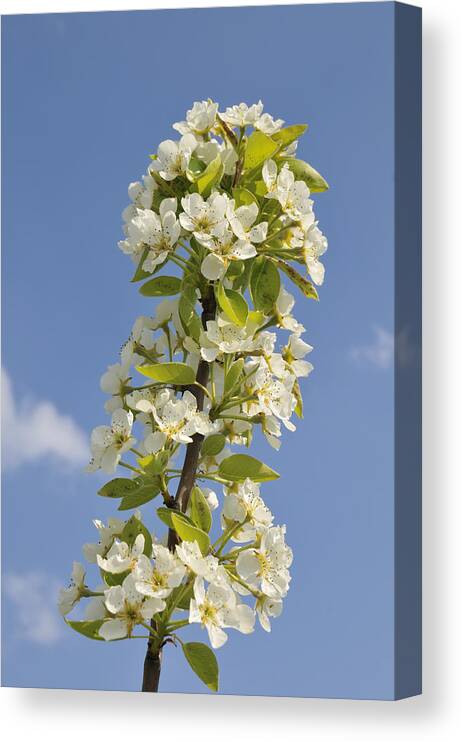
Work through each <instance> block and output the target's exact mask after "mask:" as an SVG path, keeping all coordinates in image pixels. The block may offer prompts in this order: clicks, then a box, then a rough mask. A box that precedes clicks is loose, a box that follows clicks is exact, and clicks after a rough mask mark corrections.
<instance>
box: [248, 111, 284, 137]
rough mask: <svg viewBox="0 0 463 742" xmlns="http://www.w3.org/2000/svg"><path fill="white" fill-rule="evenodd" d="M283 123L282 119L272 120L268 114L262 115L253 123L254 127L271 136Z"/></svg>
mask: <svg viewBox="0 0 463 742" xmlns="http://www.w3.org/2000/svg"><path fill="white" fill-rule="evenodd" d="M284 123H285V122H284V121H283V119H274V118H273V116H271V115H270V114H269V113H263V114H262V116H260V117H259V118H258V119H257V121H256V122H255V124H254V127H255V128H256V129H259V131H263V132H264V134H267V135H268V136H271V135H272V134H275V132H277V131H279V130H280V129H281V127H282V126H283V124H284Z"/></svg>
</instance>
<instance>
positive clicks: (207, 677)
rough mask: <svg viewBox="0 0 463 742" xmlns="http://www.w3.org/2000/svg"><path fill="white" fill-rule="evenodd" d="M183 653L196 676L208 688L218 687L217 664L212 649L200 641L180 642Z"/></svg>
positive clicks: (215, 689)
mask: <svg viewBox="0 0 463 742" xmlns="http://www.w3.org/2000/svg"><path fill="white" fill-rule="evenodd" d="M182 649H183V654H184V655H185V657H186V660H187V662H188V664H189V665H190V667H191V669H192V670H193V672H195V673H196V675H197V676H198V678H200V680H202V681H203V683H205V685H207V687H208V688H210V690H213V691H218V689H219V665H218V663H217V659H216V656H215V654H214V652H213V651H212V649H210V647H208V646H207V644H202V643H201V642H186V643H182Z"/></svg>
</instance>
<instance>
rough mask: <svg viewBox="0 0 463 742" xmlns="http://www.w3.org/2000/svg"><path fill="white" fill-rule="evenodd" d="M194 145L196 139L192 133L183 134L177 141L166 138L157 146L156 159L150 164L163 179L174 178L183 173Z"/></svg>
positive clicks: (194, 147) (195, 144)
mask: <svg viewBox="0 0 463 742" xmlns="http://www.w3.org/2000/svg"><path fill="white" fill-rule="evenodd" d="M196 147H197V140H196V137H195V136H194V135H193V134H185V135H184V136H182V138H181V139H180V141H178V142H174V141H173V140H172V139H166V140H165V141H164V142H161V144H160V145H159V147H158V154H157V159H156V160H154V161H153V165H152V167H153V170H156V171H157V172H158V173H159V175H160V176H161V178H163V179H164V180H175V178H177V177H178V176H179V175H183V174H184V173H185V171H186V169H187V168H188V164H189V162H190V158H191V155H192V154H193V152H194V151H195V149H196Z"/></svg>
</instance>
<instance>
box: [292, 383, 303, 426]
mask: <svg viewBox="0 0 463 742" xmlns="http://www.w3.org/2000/svg"><path fill="white" fill-rule="evenodd" d="M293 394H294V396H295V397H296V407H295V408H294V412H295V413H296V415H297V416H298V417H299V418H300V419H301V420H302V418H303V417H304V405H303V402H302V394H301V387H300V386H299V382H298V380H297V379H296V381H295V382H294V386H293Z"/></svg>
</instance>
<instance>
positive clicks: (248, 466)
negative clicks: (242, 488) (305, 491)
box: [219, 453, 280, 482]
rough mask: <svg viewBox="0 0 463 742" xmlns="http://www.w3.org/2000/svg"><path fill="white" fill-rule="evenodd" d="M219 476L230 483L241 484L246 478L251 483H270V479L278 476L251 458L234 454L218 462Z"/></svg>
mask: <svg viewBox="0 0 463 742" xmlns="http://www.w3.org/2000/svg"><path fill="white" fill-rule="evenodd" d="M219 476H220V477H222V479H227V480H228V481H230V482H242V481H243V480H244V479H247V478H249V479H252V481H253V482H270V481H271V480H272V479H278V478H279V476H280V475H279V474H277V472H276V471H273V469H271V468H270V467H269V466H267V465H266V464H263V463H262V461H259V460H258V459H255V458H254V457H253V456H247V455H246V454H244V453H235V454H233V455H232V456H229V457H228V458H226V459H223V460H222V461H221V462H220V464H219Z"/></svg>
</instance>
